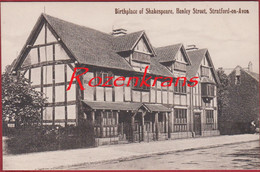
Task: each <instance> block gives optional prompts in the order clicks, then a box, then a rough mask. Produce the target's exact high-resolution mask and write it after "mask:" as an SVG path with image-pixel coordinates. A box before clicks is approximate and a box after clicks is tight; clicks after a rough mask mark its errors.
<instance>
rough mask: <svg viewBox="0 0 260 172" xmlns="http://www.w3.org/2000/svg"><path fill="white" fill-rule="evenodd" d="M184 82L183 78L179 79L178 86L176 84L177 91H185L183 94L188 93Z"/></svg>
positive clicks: (175, 89)
mask: <svg viewBox="0 0 260 172" xmlns="http://www.w3.org/2000/svg"><path fill="white" fill-rule="evenodd" d="M183 83H184V81H183V80H179V81H178V84H177V86H175V85H174V91H175V93H183V94H185V93H187V88H186V84H185V85H184V86H182V85H183Z"/></svg>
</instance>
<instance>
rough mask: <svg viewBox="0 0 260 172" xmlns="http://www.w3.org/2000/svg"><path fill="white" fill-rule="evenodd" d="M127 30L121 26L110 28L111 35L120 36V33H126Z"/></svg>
mask: <svg viewBox="0 0 260 172" xmlns="http://www.w3.org/2000/svg"><path fill="white" fill-rule="evenodd" d="M126 34H127V30H126V29H123V28H117V29H113V30H112V35H113V36H121V35H126Z"/></svg>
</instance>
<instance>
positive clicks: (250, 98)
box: [219, 62, 259, 134]
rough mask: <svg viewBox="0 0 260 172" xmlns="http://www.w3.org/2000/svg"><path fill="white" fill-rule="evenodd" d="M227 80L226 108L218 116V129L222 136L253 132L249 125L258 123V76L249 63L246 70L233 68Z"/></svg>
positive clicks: (238, 67) (239, 67)
mask: <svg viewBox="0 0 260 172" xmlns="http://www.w3.org/2000/svg"><path fill="white" fill-rule="evenodd" d="M228 78H229V85H228V88H227V91H228V96H227V97H228V108H225V109H224V110H223V114H222V115H221V116H219V120H220V121H221V124H220V125H219V126H220V128H219V129H220V131H221V133H222V134H244V133H250V132H253V130H252V128H251V127H252V124H251V123H252V122H253V121H254V123H255V124H256V125H258V123H259V74H257V73H255V72H253V71H252V63H251V62H249V65H248V68H242V67H241V66H237V67H235V68H234V69H233V71H232V72H231V73H230V74H229V75H228Z"/></svg>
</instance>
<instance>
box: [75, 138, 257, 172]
mask: <svg viewBox="0 0 260 172" xmlns="http://www.w3.org/2000/svg"><path fill="white" fill-rule="evenodd" d="M259 153H260V148H259V142H258V141H254V142H248V143H240V144H233V145H224V146H220V147H215V148H208V149H199V150H191V151H180V152H177V153H172V154H163V155H155V156H152V157H147V158H141V159H134V160H129V161H121V162H118V161H116V162H109V163H102V164H92V165H89V164H86V165H83V166H75V167H71V168H70V170H105V169H106V170H126V169H128V170H178V169H260V157H259Z"/></svg>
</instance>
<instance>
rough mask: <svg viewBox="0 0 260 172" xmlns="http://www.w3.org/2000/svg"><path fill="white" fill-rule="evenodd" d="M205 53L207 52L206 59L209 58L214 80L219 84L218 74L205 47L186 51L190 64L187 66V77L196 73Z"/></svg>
mask: <svg viewBox="0 0 260 172" xmlns="http://www.w3.org/2000/svg"><path fill="white" fill-rule="evenodd" d="M206 53H207V54H208V58H209V59H208V60H209V64H210V66H211V71H212V73H213V77H214V79H215V82H216V83H217V84H219V83H220V81H219V78H218V75H217V73H216V70H215V68H214V65H213V63H212V61H211V57H210V55H209V53H208V49H206V48H204V49H198V50H193V51H188V52H187V54H188V56H189V58H190V60H191V65H190V66H188V67H187V78H192V77H194V76H196V74H197V72H198V70H199V67H200V64H201V61H202V59H203V57H205V56H206Z"/></svg>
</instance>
